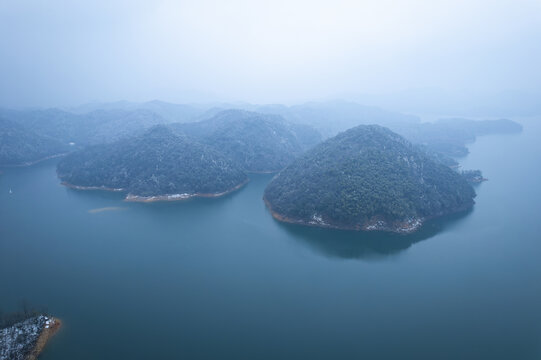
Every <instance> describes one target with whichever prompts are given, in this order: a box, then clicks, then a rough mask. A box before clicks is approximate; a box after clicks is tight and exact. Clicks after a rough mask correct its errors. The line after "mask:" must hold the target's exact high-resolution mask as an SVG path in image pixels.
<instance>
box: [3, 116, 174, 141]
mask: <svg viewBox="0 0 541 360" xmlns="http://www.w3.org/2000/svg"><path fill="white" fill-rule="evenodd" d="M0 116H3V117H4V118H6V119H9V120H12V121H13V122H17V123H19V124H21V125H23V126H24V127H26V128H27V129H29V130H32V131H33V132H35V133H37V134H40V135H44V136H48V137H50V138H55V139H57V140H59V141H61V142H65V143H69V142H73V143H75V144H76V145H77V146H86V145H91V144H100V143H107V142H111V141H115V140H118V139H120V138H123V137H127V136H133V135H136V134H140V133H142V132H143V131H144V130H145V129H148V128H150V127H151V126H154V125H157V124H163V123H165V122H166V121H165V120H164V119H163V118H162V117H161V116H159V115H157V114H155V113H153V112H151V111H148V110H132V111H127V110H95V111H92V112H90V113H87V114H74V113H70V112H67V111H63V110H59V109H45V110H23V111H14V110H5V109H0Z"/></svg>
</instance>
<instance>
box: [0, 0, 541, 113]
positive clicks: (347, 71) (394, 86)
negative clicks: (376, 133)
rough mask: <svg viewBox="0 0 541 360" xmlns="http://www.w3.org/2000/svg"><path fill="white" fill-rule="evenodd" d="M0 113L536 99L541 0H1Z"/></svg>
mask: <svg viewBox="0 0 541 360" xmlns="http://www.w3.org/2000/svg"><path fill="white" fill-rule="evenodd" d="M0 48H1V49H2V52H1V56H0V69H1V70H0V105H1V106H28V105H30V106H32V105H35V106H52V105H70V104H77V103H84V102H89V101H115V100H121V99H124V100H132V101H144V100H152V99H162V100H167V101H174V102H189V101H206V100H211V101H212V100H226V101H232V100H239V101H249V102H257V103H274V102H285V103H293V102H299V101H305V100H310V99H325V98H338V97H341V96H351V95H355V94H373V93H374V94H377V93H392V92H398V91H402V90H407V89H416V88H426V87H437V88H441V89H445V90H450V91H477V92H491V91H500V90H517V89H518V90H526V91H538V90H539V89H540V85H541V70H540V68H541V65H540V64H541V0H509V1H506V0H479V1H477V0H465V1H463V0H452V1H437V0H426V1H413V0H404V1H386V0H377V1H376V0H374V1H341V0H332V1H319V0H287V1H282V0H273V1H270V0H269V1H258V0H252V1H247V0H246V1H236V0H228V1H225V0H224V1H206V0H193V1H170V0H164V1H136V0H126V1H123V0H119V1H114V0H93V1H86V2H84V3H83V2H82V1H71V0H70V1H68V0H66V1H63V0H60V1H56V0H43V1H26V0H2V1H0Z"/></svg>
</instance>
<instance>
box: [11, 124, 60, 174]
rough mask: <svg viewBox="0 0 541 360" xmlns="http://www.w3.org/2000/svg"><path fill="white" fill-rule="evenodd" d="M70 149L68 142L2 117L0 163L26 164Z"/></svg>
mask: <svg viewBox="0 0 541 360" xmlns="http://www.w3.org/2000/svg"><path fill="white" fill-rule="evenodd" d="M68 151H70V146H69V145H68V144H67V143H62V142H61V141H59V140H57V139H54V138H51V137H48V136H46V135H40V134H37V133H35V132H33V131H32V130H30V129H28V128H26V127H25V126H23V125H21V124H18V123H15V122H13V121H9V120H5V119H1V118H0V165H25V164H30V163H33V162H36V161H39V160H42V159H44V158H47V157H50V156H54V155H58V154H63V153H66V152H68Z"/></svg>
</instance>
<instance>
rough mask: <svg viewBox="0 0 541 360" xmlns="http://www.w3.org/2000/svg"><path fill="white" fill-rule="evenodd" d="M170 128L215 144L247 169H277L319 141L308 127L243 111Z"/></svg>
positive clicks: (219, 114) (225, 113) (316, 133)
mask: <svg viewBox="0 0 541 360" xmlns="http://www.w3.org/2000/svg"><path fill="white" fill-rule="evenodd" d="M172 127H173V128H174V129H175V131H177V132H181V133H184V134H186V135H188V136H190V137H193V138H196V139H198V140H199V141H201V142H203V143H205V144H207V145H209V146H212V147H214V148H215V149H216V150H217V151H219V152H220V153H222V154H224V155H225V156H227V157H229V158H230V159H231V160H233V161H235V162H236V163H237V164H239V165H240V166H241V167H242V168H243V169H244V170H246V171H250V172H275V171H279V170H281V169H283V168H284V167H285V166H287V165H288V164H289V163H291V161H293V159H294V158H295V157H296V156H298V155H300V154H301V153H303V151H305V150H306V149H308V148H310V147H312V146H314V145H315V144H317V143H318V142H320V141H321V137H320V135H319V133H318V132H317V131H316V130H315V129H313V128H311V127H309V126H306V125H301V124H290V123H288V122H286V121H285V120H284V119H283V118H282V117H280V116H277V115H266V114H260V113H256V112H250V111H244V110H226V111H222V112H219V113H218V114H216V115H215V116H213V117H212V118H210V119H208V120H204V121H199V122H194V123H187V124H175V125H172Z"/></svg>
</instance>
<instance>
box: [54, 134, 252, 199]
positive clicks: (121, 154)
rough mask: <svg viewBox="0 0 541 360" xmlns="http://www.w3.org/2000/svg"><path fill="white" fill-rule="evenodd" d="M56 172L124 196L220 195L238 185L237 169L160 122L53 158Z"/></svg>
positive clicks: (69, 179) (239, 173)
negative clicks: (134, 133) (135, 133)
mask: <svg viewBox="0 0 541 360" xmlns="http://www.w3.org/2000/svg"><path fill="white" fill-rule="evenodd" d="M57 172H58V176H59V177H60V179H62V181H64V182H65V183H66V184H67V185H70V186H74V187H77V188H82V189H96V188H97V189H108V190H124V191H127V192H128V197H127V198H128V199H130V200H141V201H153V200H176V199H182V198H187V197H192V196H219V195H222V194H224V193H227V192H230V191H232V190H234V189H237V188H238V187H240V186H242V185H243V184H244V183H245V182H246V181H247V177H246V175H245V174H244V173H243V172H242V170H241V169H240V168H239V167H237V166H236V165H235V164H233V163H232V162H231V161H229V160H228V159H226V158H225V157H224V156H222V155H221V154H219V153H217V152H216V151H215V150H213V149H211V148H209V147H208V146H206V145H204V144H199V143H197V142H194V141H192V140H190V139H188V138H186V137H184V136H177V135H175V134H173V132H172V131H171V130H170V129H168V128H166V127H165V126H162V125H158V126H155V127H152V128H151V129H149V130H148V131H146V132H145V133H144V134H142V135H140V136H137V137H134V138H129V139H123V140H119V141H116V142H114V143H111V144H102V145H95V146H90V147H87V148H85V149H83V150H80V151H77V152H74V153H72V154H70V155H68V156H67V157H66V158H64V159H62V161H61V162H60V163H59V164H58V168H57Z"/></svg>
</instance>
